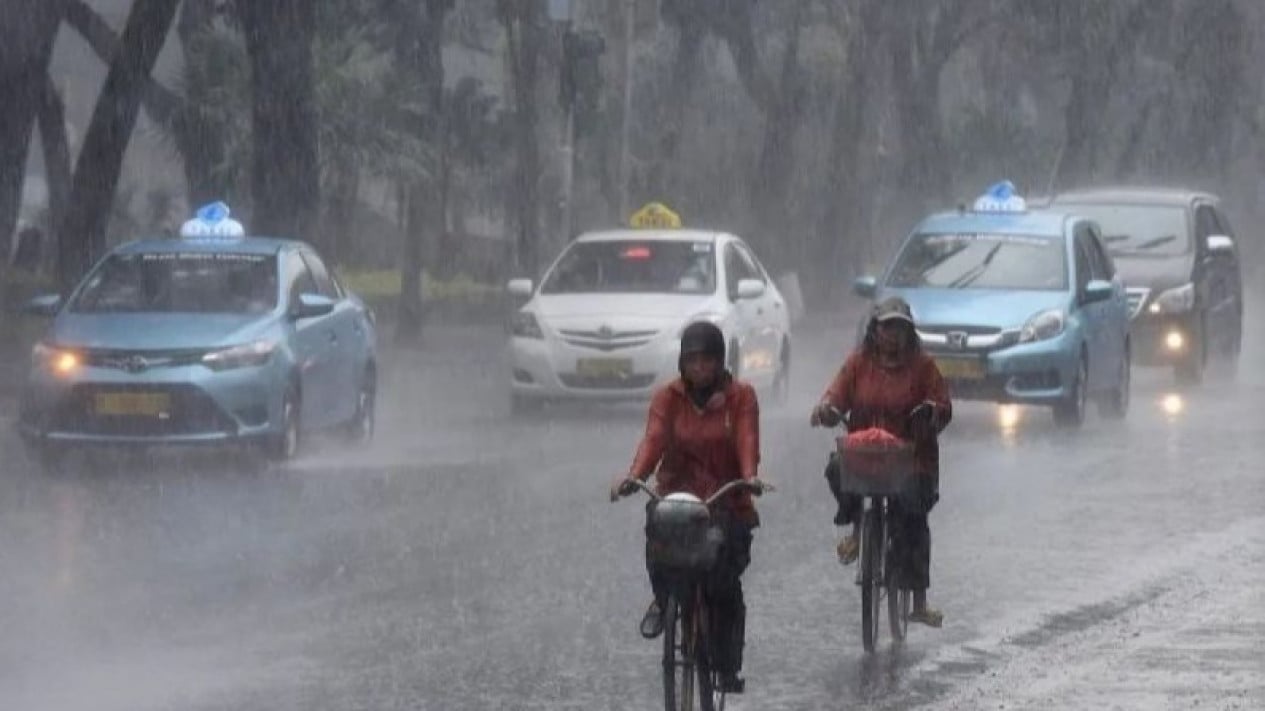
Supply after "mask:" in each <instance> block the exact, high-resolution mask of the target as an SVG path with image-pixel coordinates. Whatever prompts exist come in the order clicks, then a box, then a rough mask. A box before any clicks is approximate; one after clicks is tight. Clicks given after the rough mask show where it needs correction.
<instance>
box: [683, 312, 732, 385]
mask: <svg viewBox="0 0 1265 711" xmlns="http://www.w3.org/2000/svg"><path fill="white" fill-rule="evenodd" d="M692 353H704V354H706V355H709V356H711V357H713V358H715V359H716V360H717V361H718V362H719V363H720V364H721V365H722V366H723V365H724V364H725V334H724V333H721V331H720V329H719V328H717V327H716V324H714V323H710V322H708V321H697V322H695V323H691V324H690V325H689V326H686V327H685V331H683V332H682V333H681V357H680V359H679V360H678V361H677V368H678V369H679V370H680V371H681V374H682V375H684V374H685V357H686V356H687V355H690V354H692Z"/></svg>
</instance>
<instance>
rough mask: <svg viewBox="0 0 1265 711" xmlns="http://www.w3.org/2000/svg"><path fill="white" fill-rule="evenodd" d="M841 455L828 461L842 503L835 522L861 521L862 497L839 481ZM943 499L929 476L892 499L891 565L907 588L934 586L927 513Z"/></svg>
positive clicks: (830, 481)
mask: <svg viewBox="0 0 1265 711" xmlns="http://www.w3.org/2000/svg"><path fill="white" fill-rule="evenodd" d="M839 478H840V477H839V458H838V456H836V455H831V457H830V462H829V463H828V464H827V465H826V483H827V484H828V485H829V486H830V493H831V494H833V495H834V497H835V501H836V502H837V503H838V505H839V507H838V509H837V510H836V512H835V525H836V526H847V525H849V524H852V523H858V522H859V521H860V516H861V507H862V497H861V496H859V495H857V494H851V493H848V492H845V491H843V490H842V489H841V488H840V485H839ZM939 499H940V494H939V493H938V492H936V491H935V488H934V485H933V484H931V482H930V480H927V481H926V482H925V483H922V484H921V485H920V486H919V489H918V490H917V491H912V492H910V493H909V494H908V495H905V496H898V497H894V498H892V499H890V505H889V506H888V522H887V526H888V530H889V531H890V533H891V536H892V561H891V564H892V568H891V570H892V571H893V572H895V574H896V576H897V578H896V579H897V581H898V585H899V586H900V587H901V589H904V590H926V589H927V588H929V587H931V527H930V526H929V525H928V524H927V514H928V513H929V512H930V511H931V509H932V508H933V507H934V506H935V505H936V502H937V501H938V500H939Z"/></svg>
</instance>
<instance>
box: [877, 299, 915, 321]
mask: <svg viewBox="0 0 1265 711" xmlns="http://www.w3.org/2000/svg"><path fill="white" fill-rule="evenodd" d="M873 319H874V320H875V321H876V322H878V323H883V322H884V321H904V322H905V323H908V324H909V325H911V326H912V325H914V315H913V312H912V311H911V310H910V308H909V303H908V302H906V301H905V300H904V299H902V298H900V297H899V296H893V297H891V298H888V299H884V300H882V301H880V302H879V303H878V304H876V305H875V306H874V315H873Z"/></svg>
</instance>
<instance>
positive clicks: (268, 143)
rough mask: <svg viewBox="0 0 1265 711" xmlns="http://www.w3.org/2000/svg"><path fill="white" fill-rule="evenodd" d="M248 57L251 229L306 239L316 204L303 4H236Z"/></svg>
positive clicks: (308, 8)
mask: <svg viewBox="0 0 1265 711" xmlns="http://www.w3.org/2000/svg"><path fill="white" fill-rule="evenodd" d="M236 7H237V14H238V16H239V17H240V19H241V22H242V29H243V31H244V34H245V36H246V51H247V53H248V54H249V58H250V71H251V96H252V100H251V103H252V111H251V119H252V135H251V138H252V145H253V157H252V158H253V159H252V171H251V192H252V194H253V196H254V199H253V201H252V208H253V210H252V214H251V219H252V222H253V224H251V225H250V228H251V231H252V232H254V233H256V234H263V235H271V236H276V237H290V238H296V239H311V238H312V234H313V233H312V228H313V222H314V216H315V215H316V214H317V209H318V206H319V205H320V200H321V198H320V195H321V181H320V168H319V160H318V146H317V131H316V103H315V92H314V88H313V83H312V36H313V34H314V31H315V15H314V10H313V5H312V3H311V2H309V0H251V2H238V3H236Z"/></svg>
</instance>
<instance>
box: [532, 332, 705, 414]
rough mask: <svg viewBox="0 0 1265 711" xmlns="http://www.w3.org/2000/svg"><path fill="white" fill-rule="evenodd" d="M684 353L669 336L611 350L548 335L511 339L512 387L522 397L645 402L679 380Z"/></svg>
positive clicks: (678, 344)
mask: <svg viewBox="0 0 1265 711" xmlns="http://www.w3.org/2000/svg"><path fill="white" fill-rule="evenodd" d="M679 353H680V343H679V341H677V339H676V338H669V337H666V336H665V335H664V334H660V335H659V337H657V338H655V339H653V340H651V341H650V342H649V343H646V344H645V345H640V346H636V347H632V348H620V349H617V350H611V351H602V350H597V349H593V348H584V347H579V346H574V345H571V344H569V343H567V342H565V341H563V340H562V339H559V338H555V337H553V336H552V335H549V334H547V335H546V336H545V338H543V339H532V338H521V337H512V338H511V339H510V383H511V389H512V392H513V394H514V395H515V396H516V397H520V398H538V399H558V400H607V401H616V400H645V399H648V398H649V397H650V396H651V395H653V394H654V392H655V390H656V389H658V388H659V387H660V386H662V385H663V384H665V383H667V382H669V381H671V380H672V379H674V378H676V377H677V375H678V370H677V356H678V354H679ZM582 363H584V364H586V366H587V368H582V367H581V364H582ZM593 366H601V367H597V368H594V367H593Z"/></svg>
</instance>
